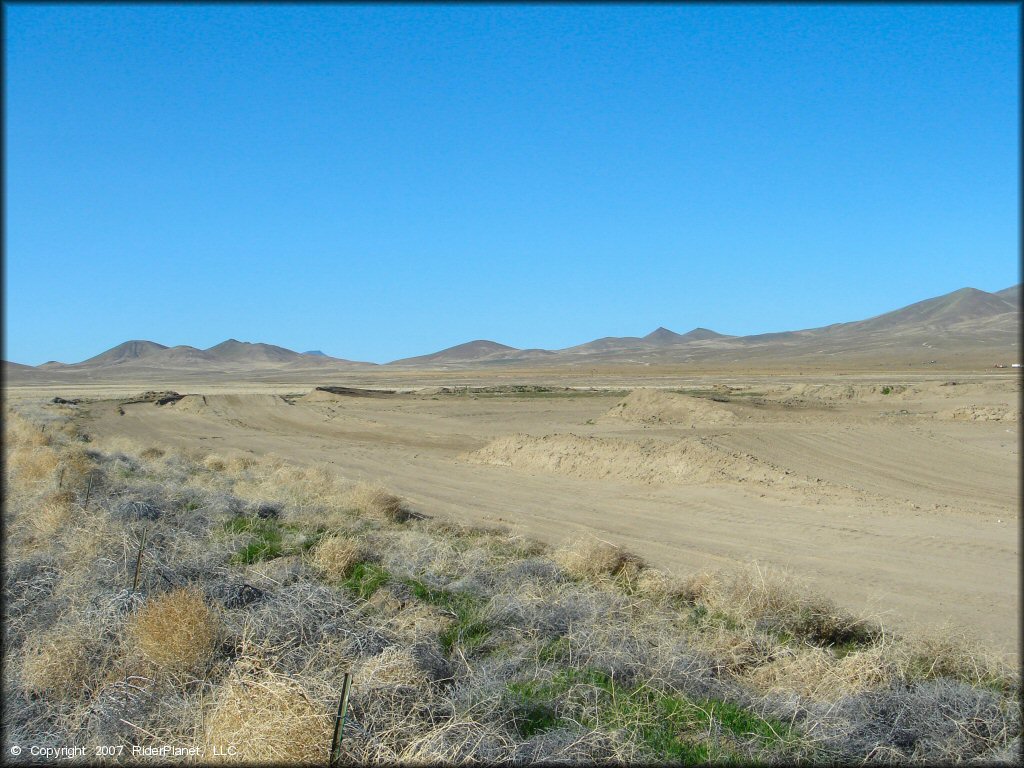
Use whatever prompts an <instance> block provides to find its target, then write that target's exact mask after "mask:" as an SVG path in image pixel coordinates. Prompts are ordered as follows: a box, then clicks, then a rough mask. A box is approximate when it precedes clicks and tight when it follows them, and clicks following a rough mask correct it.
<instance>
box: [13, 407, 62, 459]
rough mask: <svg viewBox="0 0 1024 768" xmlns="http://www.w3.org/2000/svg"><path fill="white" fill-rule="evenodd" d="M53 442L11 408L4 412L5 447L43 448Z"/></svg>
mask: <svg viewBox="0 0 1024 768" xmlns="http://www.w3.org/2000/svg"><path fill="white" fill-rule="evenodd" d="M51 442H52V440H51V439H50V436H49V435H47V434H46V433H45V432H43V430H41V429H40V428H39V427H37V426H36V425H35V424H33V423H32V422H30V421H29V420H28V419H26V418H24V417H23V416H21V415H20V414H19V413H17V411H14V410H13V409H11V408H7V409H5V412H4V446H5V447H6V448H7V450H8V451H11V450H13V449H15V448H42V447H44V446H47V445H49V444H50V443H51Z"/></svg>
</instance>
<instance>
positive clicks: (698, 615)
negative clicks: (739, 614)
mask: <svg viewBox="0 0 1024 768" xmlns="http://www.w3.org/2000/svg"><path fill="white" fill-rule="evenodd" d="M686 623H687V624H689V625H690V626H691V627H696V628H697V629H706V628H710V627H722V628H724V629H728V630H732V631H736V630H739V629H741V628H742V627H741V625H740V623H739V622H738V621H736V620H735V619H734V618H732V616H729V615H728V614H725V613H722V612H721V611H709V610H708V609H707V607H706V606H703V605H695V606H694V607H693V608H692V609H691V610H690V615H689V616H688V617H687V619H686Z"/></svg>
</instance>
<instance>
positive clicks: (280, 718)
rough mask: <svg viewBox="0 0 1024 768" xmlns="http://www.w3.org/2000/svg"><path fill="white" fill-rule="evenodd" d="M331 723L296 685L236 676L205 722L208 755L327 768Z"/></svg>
mask: <svg viewBox="0 0 1024 768" xmlns="http://www.w3.org/2000/svg"><path fill="white" fill-rule="evenodd" d="M331 727H332V722H331V717H330V713H329V712H328V711H327V710H326V708H324V707H323V706H321V705H319V704H318V703H316V702H315V701H314V700H313V699H312V698H311V697H310V695H309V694H308V692H307V691H306V690H305V689H304V688H303V687H302V686H301V685H300V684H299V683H298V682H296V681H295V680H293V679H291V678H289V677H287V676H284V675H279V674H274V673H272V672H266V673H264V674H263V675H261V676H252V677H241V676H233V677H232V678H231V679H229V680H228V681H227V682H226V683H224V684H223V685H222V686H221V688H220V690H218V691H217V693H216V696H215V700H214V704H213V707H212V709H211V710H210V712H209V713H208V714H207V717H206V732H205V734H204V736H205V742H206V748H207V755H212V754H213V748H214V747H217V748H218V749H219V752H221V753H225V752H227V751H228V750H227V747H228V746H229V745H233V746H234V747H235V753H234V754H232V755H228V754H222V755H221V756H220V757H219V758H218V759H219V760H221V761H224V762H237V763H250V764H253V763H258V764H262V765H267V764H278V763H303V764H314V763H315V764H323V763H325V762H326V761H327V758H328V752H329V750H330V745H331Z"/></svg>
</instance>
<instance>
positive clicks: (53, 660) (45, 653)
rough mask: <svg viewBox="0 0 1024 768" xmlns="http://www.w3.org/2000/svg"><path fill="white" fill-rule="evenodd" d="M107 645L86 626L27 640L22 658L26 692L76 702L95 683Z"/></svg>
mask: <svg viewBox="0 0 1024 768" xmlns="http://www.w3.org/2000/svg"><path fill="white" fill-rule="evenodd" d="M102 650H103V643H102V641H101V640H100V639H99V638H98V637H96V636H94V634H93V633H92V632H91V631H90V630H89V629H88V628H87V627H86V626H84V625H81V624H77V625H72V626H57V627H55V628H53V629H50V630H48V631H45V632H40V633H38V634H34V635H31V636H29V637H28V638H27V640H26V642H25V645H24V648H23V654H22V657H21V683H22V687H23V688H24V690H26V691H29V692H31V693H35V694H39V695H44V694H45V695H49V696H56V697H58V698H73V697H76V696H79V695H81V694H82V693H83V689H84V688H85V687H86V686H87V685H88V684H89V683H90V682H91V681H94V680H95V677H96V675H97V672H98V668H97V667H96V665H95V661H96V658H97V657H99V658H102Z"/></svg>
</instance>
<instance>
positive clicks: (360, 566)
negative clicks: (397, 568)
mask: <svg viewBox="0 0 1024 768" xmlns="http://www.w3.org/2000/svg"><path fill="white" fill-rule="evenodd" d="M389 581H391V574H390V573H388V571H387V569H386V568H382V567H381V566H379V565H376V564H375V563H356V564H355V566H354V567H353V568H352V574H351V575H350V576H349V577H348V578H347V579H345V581H344V582H342V586H344V587H345V589H347V590H349V591H350V592H354V593H355V594H356V595H357V596H359V597H361V598H362V599H363V600H369V599H370V598H371V597H373V594H374V593H375V592H376V591H377V590H378V589H380V588H381V587H383V586H384V585H385V584H387V583H388V582H389Z"/></svg>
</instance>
